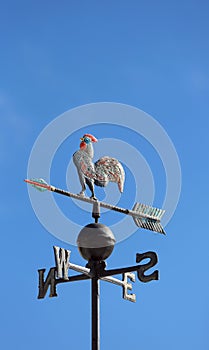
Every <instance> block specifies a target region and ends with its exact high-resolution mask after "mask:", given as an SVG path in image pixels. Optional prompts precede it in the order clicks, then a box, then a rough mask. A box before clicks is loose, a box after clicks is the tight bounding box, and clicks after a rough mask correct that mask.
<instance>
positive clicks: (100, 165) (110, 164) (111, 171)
mask: <svg viewBox="0 0 209 350" xmlns="http://www.w3.org/2000/svg"><path fill="white" fill-rule="evenodd" d="M80 140H81V143H80V149H79V150H78V151H77V152H75V153H74V154H73V162H74V164H75V166H76V168H77V171H78V176H79V179H80V183H81V187H82V189H81V192H80V193H79V195H80V196H85V190H86V185H87V186H88V187H89V189H90V191H91V198H92V199H96V197H95V193H94V185H96V186H100V187H106V186H107V185H108V183H109V182H116V183H117V184H118V188H119V191H120V192H123V187H124V181H125V172H124V169H123V167H122V165H121V163H120V162H119V161H118V160H117V159H115V158H111V157H108V156H105V157H102V158H100V159H99V160H97V162H96V163H93V157H94V149H93V143H94V142H97V141H98V140H97V139H96V137H94V136H93V135H91V134H85V135H84V136H83V137H82V138H81V139H80Z"/></svg>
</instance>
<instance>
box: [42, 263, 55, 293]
mask: <svg viewBox="0 0 209 350" xmlns="http://www.w3.org/2000/svg"><path fill="white" fill-rule="evenodd" d="M45 271H46V269H40V270H38V274H39V293H38V299H43V298H44V297H45V295H46V292H47V290H48V288H49V286H50V294H49V296H50V297H57V293H56V279H55V273H56V268H55V267H52V268H51V269H50V270H49V273H48V275H47V278H46V280H45V281H44V272H45Z"/></svg>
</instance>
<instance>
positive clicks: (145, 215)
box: [24, 179, 165, 234]
mask: <svg viewBox="0 0 209 350" xmlns="http://www.w3.org/2000/svg"><path fill="white" fill-rule="evenodd" d="M24 181H25V182H27V183H28V184H30V185H32V186H33V187H35V188H36V189H37V190H39V191H47V190H48V191H51V192H55V193H59V194H62V195H64V196H67V197H71V198H74V199H78V200H80V201H83V202H87V203H91V204H93V205H94V204H95V203H96V202H98V203H99V205H100V206H101V207H103V208H106V209H110V210H114V211H117V212H119V213H122V214H125V215H130V216H132V217H133V220H134V222H135V224H136V225H137V226H138V227H141V228H144V229H147V230H150V231H155V232H158V233H162V234H165V231H164V229H163V227H162V225H161V223H160V220H161V218H162V216H163V214H164V212H165V210H163V209H159V208H154V207H151V206H149V205H145V204H142V203H136V204H135V205H134V207H133V209H132V210H130V209H124V208H120V207H117V206H114V205H111V204H109V203H105V202H100V201H98V200H95V199H92V198H88V197H83V196H81V195H78V194H74V193H71V192H68V191H64V190H62V189H60V188H57V187H54V186H52V185H49V184H48V183H47V182H46V181H45V180H43V179H30V180H28V179H26V180H24Z"/></svg>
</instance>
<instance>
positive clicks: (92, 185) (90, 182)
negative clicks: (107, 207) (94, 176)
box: [85, 178, 97, 199]
mask: <svg viewBox="0 0 209 350" xmlns="http://www.w3.org/2000/svg"><path fill="white" fill-rule="evenodd" d="M85 180H86V183H87V185H88V187H89V189H90V191H91V197H90V198H92V199H97V198H96V197H95V194H94V180H90V179H88V178H86V179H85Z"/></svg>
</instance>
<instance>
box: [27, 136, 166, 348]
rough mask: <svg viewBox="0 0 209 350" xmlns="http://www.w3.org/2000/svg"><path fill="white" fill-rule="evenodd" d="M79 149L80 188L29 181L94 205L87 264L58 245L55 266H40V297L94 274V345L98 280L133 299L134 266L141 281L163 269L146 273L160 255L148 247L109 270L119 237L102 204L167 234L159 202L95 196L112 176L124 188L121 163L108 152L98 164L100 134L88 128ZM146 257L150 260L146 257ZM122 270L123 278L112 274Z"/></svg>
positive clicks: (85, 233) (85, 239)
mask: <svg viewBox="0 0 209 350" xmlns="http://www.w3.org/2000/svg"><path fill="white" fill-rule="evenodd" d="M81 141H82V142H81V143H80V149H79V150H78V151H77V152H75V153H74V155H73V161H74V164H75V165H76V168H77V171H78V175H79V179H80V183H81V187H82V189H81V192H80V193H79V194H73V193H71V192H68V191H64V190H62V189H59V188H57V187H54V186H52V185H49V184H47V182H46V181H44V180H43V179H30V180H25V182H27V183H29V184H31V185H32V186H33V187H35V188H36V189H38V190H39V191H46V190H48V191H52V192H55V193H59V194H62V195H65V196H68V197H72V198H74V199H77V200H80V201H84V202H87V203H90V204H91V205H92V217H93V218H94V221H95V222H94V223H90V224H88V225H86V226H85V227H84V228H83V229H82V230H81V231H80V233H79V235H78V238H77V245H78V250H79V252H80V254H81V256H82V257H83V258H84V259H85V260H87V264H86V266H85V267H83V266H79V265H75V264H73V263H71V262H70V254H71V252H70V250H66V249H63V248H59V247H54V257H55V267H52V268H50V270H49V272H48V275H47V276H46V277H45V276H44V274H45V269H39V270H38V273H39V293H38V299H42V298H44V297H45V295H46V293H47V290H48V289H49V288H50V297H55V296H57V290H56V287H57V285H58V284H60V283H67V282H74V281H80V280H86V279H90V280H91V291H92V303H91V304H92V350H99V349H100V316H99V314H100V313H99V303H100V290H99V280H100V279H101V280H104V281H106V282H110V283H113V284H116V285H119V286H121V287H122V290H123V298H124V299H126V300H129V301H131V302H135V301H136V295H135V294H133V293H130V291H131V290H132V284H131V283H130V281H131V282H135V274H134V273H133V272H134V271H136V272H137V277H138V279H139V280H140V281H141V282H144V283H145V282H150V281H152V280H158V278H159V272H158V270H155V271H154V272H152V273H150V274H148V275H147V274H146V275H145V274H144V273H145V272H146V271H148V270H149V269H150V268H152V267H154V266H155V265H156V264H157V261H158V257H157V254H156V253H155V252H151V251H148V252H145V253H137V254H136V263H138V265H134V266H129V267H125V268H116V269H111V270H106V262H105V260H106V259H107V258H108V257H109V256H110V255H111V253H112V251H113V249H114V246H115V237H114V235H113V233H112V232H111V230H110V228H109V227H107V226H105V225H103V224H101V223H99V222H98V220H99V218H100V207H103V208H107V209H110V210H113V211H117V212H120V213H122V214H125V215H130V216H132V217H133V219H134V222H135V224H136V225H137V226H138V227H141V228H144V229H147V230H150V231H155V232H159V233H163V234H165V231H164V229H163V227H162V225H161V223H160V221H161V218H162V216H163V214H164V210H162V209H158V208H154V207H151V206H148V205H145V204H141V203H136V204H135V205H134V207H133V209H132V210H129V209H124V208H120V207H117V206H114V205H111V204H108V203H105V202H100V201H99V200H98V199H97V198H96V197H95V192H94V185H96V186H102V187H104V186H107V184H108V182H109V181H111V182H116V183H117V184H118V188H119V190H120V192H123V187H124V181H125V172H124V169H123V167H122V165H121V163H120V162H119V161H118V160H117V159H115V158H111V157H108V156H105V157H102V158H100V159H99V160H98V161H97V162H96V163H95V164H94V163H93V162H92V158H93V147H92V143H93V142H97V139H96V138H95V137H94V136H93V135H90V134H85V135H84V136H83V137H82V138H81ZM86 185H87V186H88V187H89V189H90V191H91V198H88V197H85V190H86ZM144 259H149V262H147V263H142V264H139V263H141V262H143V260H144ZM69 270H74V271H76V272H78V273H79V274H78V275H72V276H70V275H69ZM114 275H122V279H117V278H115V277H112V276H114Z"/></svg>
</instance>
